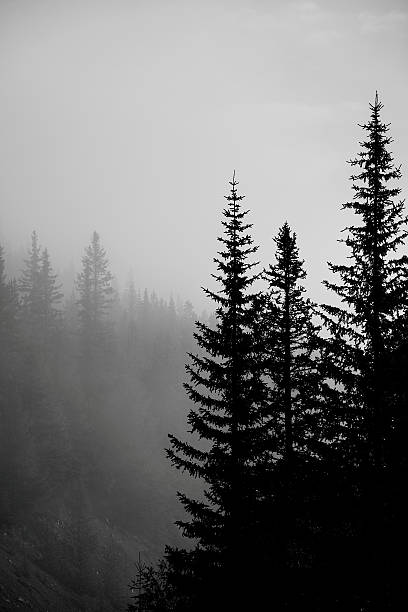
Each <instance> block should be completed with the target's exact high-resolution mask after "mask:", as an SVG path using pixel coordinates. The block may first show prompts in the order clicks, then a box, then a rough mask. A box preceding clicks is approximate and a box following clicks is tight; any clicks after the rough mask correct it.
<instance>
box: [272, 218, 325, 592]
mask: <svg viewBox="0 0 408 612" xmlns="http://www.w3.org/2000/svg"><path fill="white" fill-rule="evenodd" d="M274 241H275V244H276V254H275V257H276V261H275V263H274V264H271V265H269V267H268V269H267V270H265V273H264V276H265V279H266V280H267V281H268V295H267V300H266V309H265V319H264V324H265V330H266V347H267V354H268V360H267V366H268V367H267V373H268V377H269V379H270V412H271V419H272V422H273V424H274V432H275V436H276V438H277V444H276V448H275V452H274V459H273V460H272V461H271V469H272V474H271V479H270V482H271V490H270V495H269V504H270V505H271V510H270V512H271V516H272V515H273V514H275V516H276V520H275V521H270V524H269V530H268V529H267V530H266V531H269V532H271V533H272V544H271V547H273V548H275V554H274V560H275V564H276V563H278V564H279V566H280V569H281V570H283V571H284V572H286V573H287V570H289V569H290V568H293V567H295V566H298V565H299V559H298V558H297V557H298V556H299V551H300V548H301V540H302V537H301V535H300V531H302V532H305V531H306V532H307V535H308V539H309V541H310V540H311V534H310V529H309V530H307V529H306V527H305V525H306V523H307V519H306V517H307V516H308V515H309V512H310V508H309V509H308V508H307V507H306V500H307V499H308V496H310V494H311V490H309V491H307V490H306V489H307V486H309V489H310V474H311V472H313V469H314V465H313V464H314V462H315V459H317V458H318V457H319V452H318V451H319V450H320V446H321V440H320V430H319V422H318V419H319V415H320V412H321V391H322V381H321V379H320V371H319V368H318V360H317V354H318V349H319V336H318V331H319V328H318V326H317V325H316V324H315V323H314V322H313V314H314V309H315V307H314V305H313V304H312V303H311V301H310V300H309V299H307V298H306V297H305V295H304V293H305V288H304V287H303V285H302V281H304V279H305V277H306V272H305V270H304V265H303V264H304V262H303V261H302V260H301V259H300V258H299V249H298V247H297V243H296V234H295V233H292V232H291V230H290V227H289V225H288V223H285V224H284V225H283V226H282V227H281V228H280V230H279V232H278V235H277V236H276V238H275V239H274ZM295 525H298V526H300V527H301V530H299V529H298V530H297V531H298V532H299V533H296V529H295ZM303 539H304V538H303ZM303 547H304V545H303ZM292 580H293V578H292Z"/></svg>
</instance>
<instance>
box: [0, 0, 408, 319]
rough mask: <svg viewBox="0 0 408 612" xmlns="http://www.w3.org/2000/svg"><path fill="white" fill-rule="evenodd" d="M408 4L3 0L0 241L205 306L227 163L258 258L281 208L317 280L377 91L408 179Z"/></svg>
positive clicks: (315, 284) (333, 250)
mask: <svg viewBox="0 0 408 612" xmlns="http://www.w3.org/2000/svg"><path fill="white" fill-rule="evenodd" d="M407 59H408V3H407V2H404V1H403V0H401V1H397V0H387V1H385V0H384V1H382V2H378V1H375V0H374V1H373V0H370V1H366V0H361V1H359V0H354V1H353V2H348V1H344V0H342V1H337V2H331V1H325V2H324V1H320V2H312V1H310V2H307V1H305V2H301V1H300V2H285V1H277V2H274V1H272V0H231V1H222V0H218V1H215V0H203V1H201V2H197V1H195V0H190V1H185V2H182V1H179V0H174V1H164V0H161V1H159V0H150V1H138V0H133V1H130V0H128V1H126V0H111V1H108V0H99V1H97V0H95V1H91V0H65V1H63V0H48V1H45V0H26V1H24V0H0V240H1V242H2V243H3V244H4V245H5V246H6V248H7V250H8V251H10V250H13V251H15V252H18V251H19V250H21V249H22V248H26V247H27V246H28V244H29V235H30V233H31V231H32V229H36V230H37V231H38V233H39V236H40V240H41V243H42V244H43V245H44V246H47V247H48V248H49V250H50V253H51V257H52V260H53V262H54V266H55V267H56V268H57V269H58V270H60V271H63V268H65V267H67V266H69V265H70V263H71V262H73V264H74V265H75V266H76V268H77V269H79V262H80V257H81V255H82V252H83V249H84V247H85V246H86V245H87V244H88V243H89V239H90V235H91V233H92V231H93V230H94V229H96V230H97V231H98V232H99V233H100V235H101V238H102V242H103V244H104V246H105V247H106V249H107V251H108V255H109V258H110V261H111V266H112V270H113V271H114V272H115V273H116V274H117V275H118V276H119V278H120V279H121V280H122V282H123V281H125V280H126V278H127V276H128V273H129V271H130V269H133V274H134V279H135V283H136V285H137V286H139V287H141V288H142V289H143V288H144V287H147V288H148V289H149V290H152V289H155V290H156V291H157V292H158V293H159V294H160V295H161V296H163V297H168V296H169V294H170V292H171V291H173V293H174V295H176V294H179V295H180V296H181V297H182V298H185V299H191V300H192V301H193V303H194V304H195V305H196V306H197V307H198V308H201V307H203V306H204V301H203V299H202V296H201V291H200V286H201V285H208V284H209V283H210V279H209V277H210V273H211V272H214V271H215V269H214V265H213V263H212V258H213V257H214V256H215V253H216V250H217V241H216V237H217V235H218V234H219V233H220V221H221V210H222V207H223V195H224V194H225V193H226V188H227V182H228V180H229V178H230V176H231V174H232V171H233V169H234V168H235V169H236V171H237V175H238V179H239V180H240V188H242V191H243V192H244V193H245V194H246V196H247V199H246V205H247V206H248V208H250V209H251V211H252V215H251V220H252V221H253V223H254V237H255V239H256V241H257V242H258V243H260V244H262V249H261V253H260V257H261V258H262V261H263V263H264V264H265V265H266V264H267V263H268V260H270V259H271V258H272V254H273V243H272V240H271V238H272V236H274V235H275V234H276V233H277V230H278V227H279V226H280V225H281V224H282V223H283V222H284V221H285V220H288V221H289V223H290V224H291V226H292V227H293V229H295V230H296V231H297V233H298V238H299V245H300V249H301V255H302V256H303V258H304V259H305V260H306V262H307V268H308V270H309V281H308V285H309V287H310V288H311V295H312V297H315V298H316V299H320V298H321V297H322V295H323V290H322V289H321V286H320V283H321V280H322V279H323V278H325V277H327V267H326V263H325V262H326V261H327V259H331V258H332V259H338V258H339V257H340V256H341V251H340V249H341V247H339V246H338V245H337V244H336V240H337V239H338V238H339V230H340V228H342V227H343V226H344V225H345V223H346V217H345V214H344V213H341V212H340V204H341V203H342V202H343V201H345V200H347V199H349V198H350V196H351V190H350V183H349V181H348V176H349V174H350V168H349V167H348V166H347V164H346V163H345V162H346V159H348V158H350V157H352V156H353V155H354V154H356V153H357V152H358V150H359V147H358V140H359V139H361V135H362V132H361V130H360V129H359V128H358V126H357V123H362V122H364V121H366V120H367V118H368V103H369V101H372V100H373V98H374V94H375V90H376V89H378V90H379V94H380V97H381V99H382V100H383V102H384V104H385V108H384V111H383V118H384V119H385V120H386V121H390V122H392V127H391V130H392V132H391V133H392V135H393V136H394V139H395V142H394V144H393V146H392V150H393V151H394V154H395V158H396V161H398V162H399V163H402V171H403V180H402V181H400V184H401V187H402V188H403V195H404V196H405V195H406V193H407V189H406V187H407V185H408V167H407V166H408V164H407V161H408V115H407V113H408V111H407V108H408V104H407V102H408V79H407Z"/></svg>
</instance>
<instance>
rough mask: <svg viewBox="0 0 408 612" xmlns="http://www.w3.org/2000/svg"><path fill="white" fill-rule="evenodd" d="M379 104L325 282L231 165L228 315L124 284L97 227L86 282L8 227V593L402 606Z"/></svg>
mask: <svg viewBox="0 0 408 612" xmlns="http://www.w3.org/2000/svg"><path fill="white" fill-rule="evenodd" d="M382 114H383V113H382V103H381V101H380V100H379V99H378V96H377V95H376V97H375V100H374V101H373V102H372V103H371V104H370V106H369V110H368V113H367V116H366V118H365V123H363V124H362V125H361V142H360V143H355V148H356V157H355V158H353V159H352V160H350V162H349V164H350V172H351V181H350V186H351V193H350V201H349V202H346V203H344V204H342V205H339V207H338V208H339V213H338V214H339V215H341V214H342V213H341V212H340V208H343V209H345V210H346V211H347V213H348V215H349V216H348V218H352V219H353V221H352V224H351V225H349V226H347V227H345V230H344V232H343V233H342V234H341V236H337V237H333V240H336V239H337V238H340V240H341V241H342V242H343V247H344V249H345V251H347V254H348V259H347V263H346V264H338V263H336V262H332V263H329V268H328V270H327V278H326V280H324V279H322V280H323V283H324V285H325V286H326V288H327V295H328V302H327V303H325V304H317V303H314V302H313V301H311V299H310V298H309V297H308V291H307V271H308V266H307V262H304V261H303V259H302V236H301V235H299V236H298V235H297V233H296V227H295V226H289V224H288V223H285V224H283V225H282V227H276V228H271V230H272V232H273V233H272V235H271V243H272V244H273V248H274V250H275V256H274V258H273V259H272V260H271V261H270V262H260V261H259V260H258V259H257V248H258V247H257V245H256V244H254V241H253V238H252V234H251V228H252V225H251V213H250V211H249V210H248V209H247V207H246V200H244V199H243V198H244V196H243V194H241V192H240V189H239V183H238V179H239V177H238V176H236V175H235V172H234V174H233V176H232V177H231V178H230V182H229V187H228V190H227V194H226V196H225V199H224V202H223V200H222V194H221V198H220V207H219V210H220V219H219V221H220V231H219V238H218V240H219V243H218V244H219V252H218V253H215V254H214V255H215V259H214V266H213V272H214V278H215V280H216V281H217V285H218V290H216V291H212V290H207V289H204V292H205V293H206V295H207V297H208V304H209V307H208V312H209V313H210V314H206V313H205V312H204V313H203V314H201V315H197V314H196V312H195V311H194V308H193V305H192V304H191V303H190V302H188V301H186V302H185V303H180V302H178V301H177V300H176V301H174V300H173V299H170V300H163V299H162V298H161V297H159V296H157V295H156V294H155V293H152V294H149V293H148V292H147V291H145V290H144V289H143V288H140V287H138V282H137V279H134V280H130V281H129V282H128V283H127V286H126V287H125V288H124V289H123V290H122V289H120V290H119V289H118V286H117V283H116V281H115V277H114V271H113V270H112V269H111V266H110V262H109V253H108V252H107V251H106V250H105V248H104V246H103V236H99V234H98V233H97V232H96V231H95V232H94V233H93V235H92V236H90V241H89V244H88V245H84V251H83V257H82V268H81V270H80V271H78V273H77V276H76V280H75V283H74V285H73V286H63V285H62V284H61V280H60V279H59V278H58V276H57V274H55V272H54V267H53V262H52V253H49V252H48V250H47V247H46V245H43V244H42V242H41V236H40V235H38V234H37V233H36V231H33V233H32V235H31V247H30V249H29V251H28V252H27V253H26V258H25V261H24V264H23V267H22V269H21V271H20V273H19V274H18V275H16V276H15V277H13V276H12V275H11V274H10V273H9V268H8V263H7V262H8V260H7V252H5V249H3V248H2V249H1V251H0V483H1V494H0V609H1V610H17V609H31V610H38V611H46V610H49V611H53V612H54V611H55V612H56V611H62V612H63V611H67V612H68V611H74V610H78V611H79V610H83V611H85V610H89V611H101V612H102V611H107V612H108V611H113V610H129V611H131V610H133V611H144V612H147V611H149V612H150V611H151V612H153V611H154V612H159V611H160V612H165V611H166V612H167V611H169V612H170V611H176V612H193V611H197V612H200V611H203V612H204V611H206V612H210V611H213V610H226V611H227V610H228V611H229V610H231V611H233V610H241V609H242V610H251V611H252V610H253V611H255V610H271V611H272V610H277V611H280V610H296V611H297V610H316V611H318V610H319V611H322V612H323V611H324V612H331V611H336V610H344V611H350V612H352V611H356V612H357V611H371V610H376V611H385V610H402V609H403V607H404V604H403V603H402V602H403V601H405V600H406V597H407V593H406V589H407V586H406V570H407V563H406V551H407V547H408V523H407V515H408V514H407V512H408V507H407V502H406V499H405V497H406V496H405V488H406V478H407V469H408V465H407V460H408V446H407V435H408V413H407V408H408V405H407V401H408V399H407V393H408V387H407V380H408V379H407V367H408V257H407V254H406V253H407V251H406V240H407V236H408V229H407V228H408V219H407V217H406V216H405V212H404V202H403V200H402V199H401V193H400V191H401V190H400V189H399V187H398V179H400V178H401V171H400V166H399V163H398V162H397V161H394V159H393V155H392V137H391V129H390V126H389V124H388V123H386V122H385V119H383V117H382ZM359 119H363V120H364V118H359V117H357V118H356V121H357V120H359ZM387 120H388V117H387ZM242 172H243V173H244V172H245V168H243V169H242ZM249 195H250V194H248V201H249V200H250V197H249ZM265 196H267V197H269V196H268V194H265ZM214 197H215V198H217V197H219V194H214ZM255 205H256V204H254V206H255ZM330 205H333V206H334V205H335V204H334V203H331V204H330ZM248 207H249V208H250V205H249V206H248ZM350 215H351V217H350ZM318 231H320V228H317V229H316V232H318ZM316 238H317V236H316ZM197 283H198V284H199V285H204V286H205V284H206V279H201V278H197Z"/></svg>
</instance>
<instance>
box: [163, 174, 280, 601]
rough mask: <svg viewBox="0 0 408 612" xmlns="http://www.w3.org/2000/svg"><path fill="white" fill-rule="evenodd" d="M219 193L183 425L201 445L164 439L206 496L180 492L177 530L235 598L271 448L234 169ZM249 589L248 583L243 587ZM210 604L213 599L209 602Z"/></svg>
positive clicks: (254, 532)
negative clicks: (217, 246)
mask: <svg viewBox="0 0 408 612" xmlns="http://www.w3.org/2000/svg"><path fill="white" fill-rule="evenodd" d="M230 185H231V191H230V194H229V195H227V196H225V197H226V200H227V205H226V207H225V209H224V211H223V214H224V221H223V222H222V223H223V226H224V234H223V236H222V237H220V238H218V240H219V241H220V242H221V245H222V250H221V251H220V252H219V257H218V258H216V259H215V260H214V261H215V263H216V264H217V267H218V274H217V275H214V278H215V279H216V280H217V281H218V283H219V284H220V285H221V290H220V291H219V292H213V291H210V290H208V289H204V292H205V294H206V295H207V296H209V297H210V298H211V299H212V300H213V301H214V302H215V303H216V305H217V308H216V328H215V329H211V328H210V327H208V326H207V325H206V324H205V323H202V322H196V328H197V331H196V333H195V338H196V341H197V343H198V346H199V347H200V349H202V351H201V352H200V354H198V355H194V354H190V358H191V363H190V364H189V365H187V368H186V369H187V372H188V374H189V376H190V382H188V383H186V384H185V387H186V390H187V393H188V395H189V397H190V398H191V400H192V401H193V402H194V403H195V404H196V407H195V408H192V409H191V411H190V413H189V416H188V422H189V424H190V426H191V432H192V433H193V434H196V435H198V436H199V438H201V439H202V440H204V441H205V442H206V443H207V446H205V447H203V446H201V447H200V448H197V445H193V444H190V443H187V442H183V441H180V440H179V439H177V438H176V437H175V436H172V435H171V436H170V441H171V446H172V448H171V450H169V451H168V456H169V458H170V459H171V461H172V463H173V464H174V465H175V466H176V467H177V468H178V469H181V470H185V471H187V472H188V473H189V474H190V475H191V476H192V477H194V478H195V477H200V478H201V479H202V480H203V481H204V483H205V493H204V500H194V499H190V498H189V497H187V496H186V495H184V494H179V497H180V499H181V501H182V503H183V505H184V507H185V509H186V510H187V512H188V514H189V515H190V520H186V521H179V522H178V525H179V526H180V527H181V528H182V530H183V534H184V535H185V536H187V537H189V538H193V539H194V540H196V541H197V542H198V549H197V551H199V552H202V553H204V555H205V554H207V556H209V557H211V558H212V560H213V562H214V566H216V567H219V568H221V571H222V572H224V575H226V576H227V583H226V592H227V598H228V597H229V598H230V600H229V601H230V604H231V605H233V604H232V601H233V596H234V595H233V594H234V592H235V596H238V597H241V596H242V593H241V594H240V595H238V592H237V591H236V584H234V586H232V582H231V581H230V579H231V578H232V580H235V581H236V580H237V579H238V576H239V575H243V573H244V572H245V571H246V572H248V570H249V568H246V569H244V565H245V560H246V559H247V558H249V555H250V558H251V561H253V562H254V564H255V561H254V560H258V559H259V556H260V550H261V549H262V546H261V542H260V538H261V534H260V530H259V517H260V506H261V504H262V502H263V497H264V492H263V489H262V483H263V482H264V481H263V478H262V474H263V471H264V468H265V463H266V457H267V454H268V450H269V445H270V440H269V422H268V418H267V400H268V394H267V387H266V384H265V382H264V380H263V376H262V374H263V367H264V363H263V359H264V353H263V344H262V339H261V335H260V333H259V329H258V324H259V312H258V310H257V309H258V307H259V300H260V295H259V293H256V292H251V287H252V285H253V283H254V281H255V280H256V279H257V278H258V276H259V275H257V274H255V273H254V272H253V268H254V266H255V265H256V263H253V262H251V261H250V258H251V256H252V255H253V254H254V253H255V252H256V251H257V247H256V246H253V241H252V238H251V236H250V234H249V233H248V231H249V229H250V228H251V225H250V224H248V223H246V217H247V213H248V211H246V210H242V208H241V200H242V199H243V197H244V196H242V195H238V193H237V185H238V183H237V181H236V180H235V173H234V176H233V178H232V181H231V182H230ZM246 586H247V588H249V587H248V585H246ZM213 603H214V602H213Z"/></svg>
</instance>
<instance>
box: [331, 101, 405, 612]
mask: <svg viewBox="0 0 408 612" xmlns="http://www.w3.org/2000/svg"><path fill="white" fill-rule="evenodd" d="M382 107H383V105H382V103H381V102H380V101H379V99H378V95H377V94H376V96H375V101H374V104H370V110H371V116H370V120H369V121H368V123H366V124H364V125H362V126H361V127H362V129H363V130H364V132H365V134H366V139H365V140H364V141H363V142H361V143H360V146H361V152H360V153H359V154H358V156H357V157H356V158H355V159H352V160H351V161H350V164H351V166H352V167H353V168H356V169H357V173H356V174H353V175H352V176H351V180H352V181H353V187H352V188H353V191H354V198H353V200H352V201H350V202H346V203H345V204H344V205H343V209H345V210H349V211H351V212H353V213H354V214H355V215H356V218H357V219H359V223H356V224H355V225H351V226H349V227H347V228H346V229H345V231H346V232H347V236H346V238H345V239H344V240H342V242H343V243H344V244H345V245H346V246H347V247H348V249H349V253H350V255H349V258H350V263H349V264H344V265H335V264H329V267H330V270H331V271H332V272H333V273H334V274H336V275H337V277H338V279H339V281H338V282H337V283H335V282H325V285H326V287H328V289H330V290H331V291H333V292H334V293H335V294H336V296H337V297H338V298H339V301H340V304H339V305H325V306H324V307H323V310H322V316H323V321H324V324H325V326H326V328H327V329H328V331H329V332H330V337H329V339H328V341H327V361H326V365H327V376H328V377H329V378H330V379H331V380H332V381H333V385H334V386H335V388H336V392H337V398H336V400H335V401H334V402H332V404H331V406H330V411H329V413H328V418H327V422H328V423H329V422H330V421H331V423H332V424H334V425H335V428H333V425H330V427H328V428H327V431H326V435H327V438H330V439H331V440H332V445H333V448H336V449H337V461H338V462H339V464H340V465H341V466H342V468H343V472H344V474H347V478H348V481H349V485H350V495H351V501H350V505H349V506H348V507H345V505H344V504H345V502H344V501H343V506H342V508H341V512H342V514H343V518H342V520H343V528H344V529H346V527H345V524H344V521H347V520H348V521H351V523H352V530H351V531H353V533H354V536H355V538H354V539H355V540H356V541H357V542H358V546H359V547H360V549H359V552H358V551H357V550H356V549H354V551H353V552H352V550H351V549H348V551H347V554H348V555H349V556H350V560H349V564H350V568H351V567H354V566H353V565H352V564H351V563H350V561H353V562H355V563H357V564H363V565H365V566H366V567H368V568H371V570H372V571H376V572H378V571H379V572H382V573H383V579H382V580H381V581H379V582H376V581H374V582H373V581H371V584H368V585H367V590H366V594H365V597H366V598H369V599H370V598H371V599H370V600H372V601H375V602H376V603H375V605H380V606H381V605H385V599H384V598H385V597H386V596H385V594H384V593H385V590H386V587H385V586H384V585H386V582H387V581H386V578H385V575H386V573H387V564H388V567H390V566H389V561H390V558H392V557H393V556H394V555H393V553H392V552H391V551H390V549H389V548H388V549H387V546H388V545H389V542H390V533H389V526H390V523H392V522H393V518H392V514H393V512H394V511H395V507H394V503H393V502H392V499H390V495H394V493H391V491H392V489H395V487H397V489H398V487H400V486H401V484H399V485H397V484H396V481H395V478H394V476H393V465H392V463H393V461H392V455H393V449H392V446H393V431H395V429H398V427H399V423H398V418H397V417H398V415H397V414H396V412H395V406H396V402H395V401H394V399H395V398H394V395H395V391H394V389H393V388H392V386H391V385H390V384H389V383H390V382H392V380H393V376H391V374H392V372H391V371H390V366H391V363H392V355H393V353H394V347H395V346H398V345H399V344H400V341H401V339H400V338H399V334H400V332H401V329H402V328H403V326H404V321H403V318H404V313H405V309H406V294H407V293H406V266H407V263H408V258H407V257H406V256H404V255H403V256H400V255H399V254H398V250H399V247H401V246H402V245H403V244H404V241H405V239H406V237H407V230H406V227H407V218H406V216H405V215H404V203H403V201H397V200H396V199H397V198H398V196H399V193H400V189H399V188H398V187H396V186H395V184H394V181H396V180H398V179H400V177H401V172H400V168H399V167H397V166H395V164H394V160H393V157H392V154H391V153H390V151H389V145H390V144H391V142H392V139H391V137H390V136H389V135H388V131H389V125H387V124H385V123H383V122H382V121H381V118H380V111H381V109H382ZM391 483H393V484H391ZM356 508H358V510H356ZM356 512H357V514H356ZM353 517H354V518H353ZM347 530H348V533H350V525H349V526H348V527H347ZM361 555H363V558H362V557H361ZM374 583H375V584H374ZM380 587H381V588H382V587H384V588H383V590H382V591H381V592H380V590H381V588H380ZM382 609H384V608H382Z"/></svg>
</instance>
